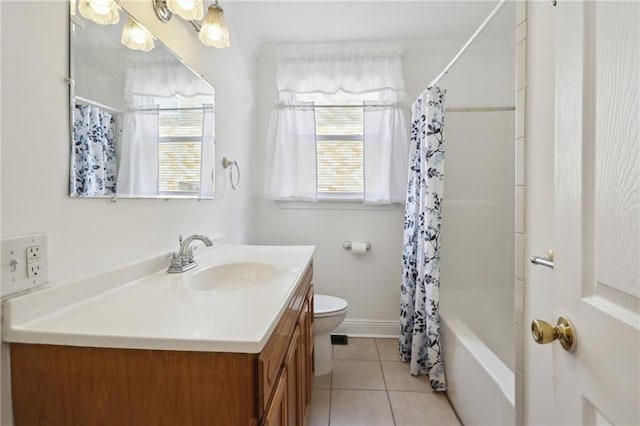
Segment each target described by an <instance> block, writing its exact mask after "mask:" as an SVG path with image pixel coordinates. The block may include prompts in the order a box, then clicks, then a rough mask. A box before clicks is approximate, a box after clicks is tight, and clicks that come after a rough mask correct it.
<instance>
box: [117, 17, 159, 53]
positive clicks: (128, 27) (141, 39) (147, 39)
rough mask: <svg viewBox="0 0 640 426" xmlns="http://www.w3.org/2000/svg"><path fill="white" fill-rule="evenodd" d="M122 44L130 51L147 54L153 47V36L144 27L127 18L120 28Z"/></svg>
mask: <svg viewBox="0 0 640 426" xmlns="http://www.w3.org/2000/svg"><path fill="white" fill-rule="evenodd" d="M121 41H122V44H124V45H125V46H127V47H128V48H129V49H132V50H142V51H143V52H148V51H150V50H151V49H153V48H154V47H155V43H154V41H153V35H151V33H150V32H149V30H147V29H146V28H145V27H143V26H142V25H140V24H139V23H138V22H136V21H134V20H133V19H131V17H129V19H127V22H125V24H124V27H122V38H121Z"/></svg>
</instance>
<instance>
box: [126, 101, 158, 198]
mask: <svg viewBox="0 0 640 426" xmlns="http://www.w3.org/2000/svg"><path fill="white" fill-rule="evenodd" d="M129 102H130V107H129V110H128V111H127V112H126V113H125V114H124V123H123V126H122V149H121V155H120V166H119V168H118V184H117V186H116V193H117V195H118V196H119V197H155V196H157V195H158V155H159V146H158V141H159V139H160V136H159V127H158V105H155V104H154V103H153V98H152V97H147V96H131V98H130V101H129Z"/></svg>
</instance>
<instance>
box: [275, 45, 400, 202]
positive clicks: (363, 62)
mask: <svg viewBox="0 0 640 426" xmlns="http://www.w3.org/2000/svg"><path fill="white" fill-rule="evenodd" d="M276 83H277V86H278V104H277V107H276V109H275V110H274V112H273V114H272V116H271V123H270V126H269V156H268V158H267V165H266V168H265V169H266V171H267V179H266V185H265V190H266V192H267V196H268V197H269V198H271V199H272V200H277V201H305V202H315V201H318V200H324V199H332V200H335V199H346V200H350V201H351V200H360V201H362V202H363V203H366V204H391V203H395V202H402V200H404V191H405V190H406V172H407V169H406V164H407V154H408V138H407V126H406V122H405V120H404V116H403V111H402V107H401V105H400V99H401V97H402V95H403V93H404V81H403V79H402V66H401V59H400V55H398V54H397V53H395V52H380V53H376V52H368V51H361V52H357V51H355V52H318V53H304V54H302V55H301V56H296V57H291V58H284V57H283V58H281V59H280V60H279V62H278V72H277V76H276Z"/></svg>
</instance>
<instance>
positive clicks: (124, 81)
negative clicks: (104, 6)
mask: <svg viewBox="0 0 640 426" xmlns="http://www.w3.org/2000/svg"><path fill="white" fill-rule="evenodd" d="M122 14H123V15H126V13H125V12H124V11H122ZM124 21H127V17H126V16H122V18H121V20H120V24H116V25H98V24H96V23H94V22H92V21H89V20H85V19H83V18H82V17H80V16H79V15H75V16H72V17H71V25H70V31H71V36H70V40H71V55H70V58H71V64H70V68H71V69H70V72H71V78H72V80H71V81H73V84H72V85H71V92H70V93H71V120H72V127H71V129H72V132H71V133H72V149H71V162H70V195H71V196H72V197H131V198H154V197H158V198H209V199H211V198H213V192H214V182H213V177H214V170H213V167H214V127H215V125H214V90H213V88H212V87H211V85H209V84H208V83H207V82H206V81H204V80H203V79H202V78H201V77H200V76H199V75H198V74H197V73H195V72H194V71H193V70H192V69H191V68H190V67H188V66H187V65H185V63H183V62H182V61H181V60H180V59H178V58H177V57H176V56H174V54H173V53H172V52H171V51H170V50H169V49H168V48H167V47H166V46H164V45H163V44H162V43H161V42H159V41H158V40H155V47H154V48H153V49H152V50H150V51H148V52H144V51H140V50H131V49H129V48H127V47H125V46H124V45H123V44H122V43H121V32H122V27H123V22H124Z"/></svg>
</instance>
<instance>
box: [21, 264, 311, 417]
mask: <svg viewBox="0 0 640 426" xmlns="http://www.w3.org/2000/svg"><path fill="white" fill-rule="evenodd" d="M312 277H313V268H312V266H311V265H310V266H309V267H308V268H307V270H306V271H305V274H304V278H303V279H302V280H301V282H299V283H298V286H297V288H296V290H295V294H294V297H293V298H292V299H291V301H290V303H289V305H288V307H287V309H286V311H285V312H284V314H283V315H282V317H281V319H280V321H279V322H278V324H277V325H276V327H275V329H274V331H273V333H272V334H271V336H270V338H269V340H268V341H267V343H266V345H265V346H264V348H263V350H262V352H260V353H259V354H246V353H220V352H193V351H168V350H142V349H121V348H90V347H76V346H60V345H39V344H23V343H12V344H11V381H12V399H13V413H14V422H15V425H16V426H21V425H36V424H38V425H40V424H48V425H64V426H68V425H69V426H72V425H78V426H85V425H96V426H97V425H136V426H138V425H167V426H175V425H181V426H186V425H223V426H235V425H238V426H242V425H251V426H258V425H270V426H295V425H304V424H305V423H306V415H307V407H308V404H309V401H310V400H311V387H312V386H311V385H312V380H313V285H312Z"/></svg>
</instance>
